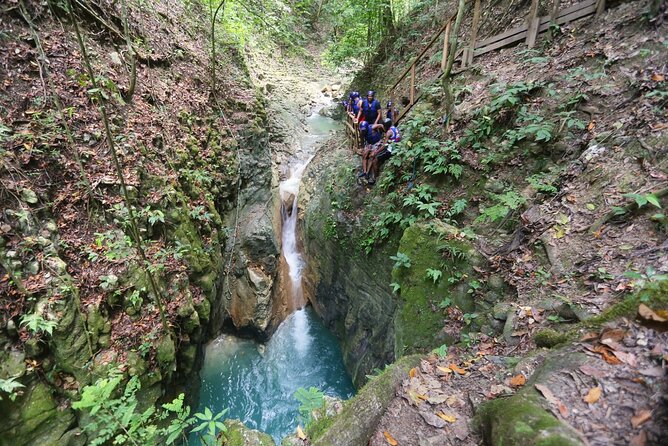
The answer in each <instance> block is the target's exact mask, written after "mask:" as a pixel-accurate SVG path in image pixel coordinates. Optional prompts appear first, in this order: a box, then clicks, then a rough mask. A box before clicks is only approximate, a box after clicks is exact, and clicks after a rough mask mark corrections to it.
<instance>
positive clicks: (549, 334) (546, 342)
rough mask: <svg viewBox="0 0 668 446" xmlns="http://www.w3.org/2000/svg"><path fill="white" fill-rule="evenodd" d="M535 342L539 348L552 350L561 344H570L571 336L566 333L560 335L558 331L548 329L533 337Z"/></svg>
mask: <svg viewBox="0 0 668 446" xmlns="http://www.w3.org/2000/svg"><path fill="white" fill-rule="evenodd" d="M533 340H534V342H535V343H536V346H538V347H546V348H552V347H555V346H557V345H559V344H563V343H565V342H568V340H569V336H568V334H566V333H560V332H558V331H556V330H552V329H551V328H546V329H544V330H541V331H539V332H538V333H536V334H535V335H534V337H533Z"/></svg>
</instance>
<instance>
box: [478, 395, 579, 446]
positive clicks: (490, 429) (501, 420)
mask: <svg viewBox="0 0 668 446" xmlns="http://www.w3.org/2000/svg"><path fill="white" fill-rule="evenodd" d="M538 398H539V397H538V396H537V395H533V394H529V395H526V394H517V395H515V396H513V397H511V398H498V399H496V400H493V401H489V402H487V403H484V404H483V405H482V406H480V408H479V409H478V411H477V413H476V420H477V422H478V424H479V425H480V427H481V431H482V432H481V433H482V436H483V438H484V440H485V444H488V445H490V446H582V442H581V441H580V440H579V439H578V436H577V433H576V432H575V431H574V430H573V429H572V428H570V427H568V426H566V425H565V424H563V423H562V422H560V421H559V420H558V419H556V418H555V417H554V416H552V415H551V414H549V413H548V412H547V411H546V410H544V409H543V408H542V407H541V406H540V404H539V402H538V401H539V400H538Z"/></svg>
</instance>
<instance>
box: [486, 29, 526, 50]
mask: <svg viewBox="0 0 668 446" xmlns="http://www.w3.org/2000/svg"><path fill="white" fill-rule="evenodd" d="M527 33H528V31H527V27H526V26H525V27H524V30H523V31H522V32H520V33H519V34H515V35H513V36H510V37H506V38H505V39H503V40H500V41H498V42H496V43H493V44H491V45H487V46H486V47H484V48H480V49H476V50H475V53H474V56H480V55H481V54H485V53H489V52H490V51H494V50H496V49H499V48H502V47H504V46H507V45H510V44H511V43H515V42H519V41H521V40H524V39H525V38H526V36H527Z"/></svg>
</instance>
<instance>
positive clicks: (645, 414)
mask: <svg viewBox="0 0 668 446" xmlns="http://www.w3.org/2000/svg"><path fill="white" fill-rule="evenodd" d="M650 418H652V411H651V410H648V409H643V410H641V411H639V412H638V413H636V414H635V415H633V416H632V417H631V426H633V428H634V429H635V428H636V427H638V426H640V425H641V424H643V423H644V422H645V421H647V420H649V419H650Z"/></svg>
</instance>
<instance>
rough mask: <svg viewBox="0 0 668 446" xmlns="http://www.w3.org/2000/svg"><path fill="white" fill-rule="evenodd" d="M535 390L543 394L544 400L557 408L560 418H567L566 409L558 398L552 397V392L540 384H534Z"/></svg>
mask: <svg viewBox="0 0 668 446" xmlns="http://www.w3.org/2000/svg"><path fill="white" fill-rule="evenodd" d="M535 387H536V389H537V390H538V391H539V392H540V393H542V394H543V396H544V397H545V399H546V400H547V401H548V402H550V404H554V405H555V406H557V410H559V413H560V414H561V416H562V417H564V418H565V417H567V416H568V408H567V407H566V405H565V404H564V403H562V402H561V401H560V400H559V398H557V397H556V396H554V394H553V393H552V391H551V390H550V389H548V388H547V386H544V385H542V384H535Z"/></svg>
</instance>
